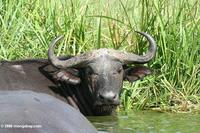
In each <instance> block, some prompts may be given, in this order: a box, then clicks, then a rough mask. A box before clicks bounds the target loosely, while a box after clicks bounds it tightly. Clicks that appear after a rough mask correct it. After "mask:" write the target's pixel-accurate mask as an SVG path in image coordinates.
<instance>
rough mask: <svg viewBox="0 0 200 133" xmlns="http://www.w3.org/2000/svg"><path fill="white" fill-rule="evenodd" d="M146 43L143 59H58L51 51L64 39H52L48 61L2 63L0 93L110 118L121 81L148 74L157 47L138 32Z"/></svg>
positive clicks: (106, 55) (100, 54) (109, 52)
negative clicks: (51, 100)
mask: <svg viewBox="0 0 200 133" xmlns="http://www.w3.org/2000/svg"><path fill="white" fill-rule="evenodd" d="M138 33H139V34H141V35H143V36H144V37H145V38H146V39H147V40H148V42H149V44H150V45H149V50H148V52H147V53H146V54H145V55H136V54H133V53H126V52H121V51H118V50H114V49H105V48H103V49H99V50H94V51H91V52H88V53H83V54H80V55H77V56H69V57H61V58H58V57H56V56H55V55H54V48H55V46H56V44H57V43H58V41H59V40H61V39H62V38H63V37H58V38H56V39H54V40H53V41H52V43H51V45H50V47H49V50H48V60H47V59H32V60H22V61H11V62H8V61H2V62H1V63H0V64H1V65H0V90H17V89H19V88H20V89H28V90H33V91H36V92H44V93H47V94H50V95H53V96H55V97H57V98H59V99H61V100H63V101H65V102H67V103H69V104H70V105H72V106H73V107H75V108H77V109H79V110H80V111H81V112H82V113H83V114H84V115H110V114H112V112H113V111H114V110H115V108H116V107H117V105H119V94H120V91H121V88H122V85H123V80H128V81H130V82H133V81H136V80H138V79H141V78H143V77H144V76H146V75H149V74H150V73H151V71H150V69H149V68H147V67H144V66H132V65H133V64H144V63H147V62H149V61H150V60H151V59H152V58H153V57H154V55H155V53H156V43H155V41H154V39H153V38H152V37H151V36H150V35H148V34H147V33H143V32H138Z"/></svg>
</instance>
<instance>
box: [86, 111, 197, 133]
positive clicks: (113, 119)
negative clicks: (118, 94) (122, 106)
mask: <svg viewBox="0 0 200 133" xmlns="http://www.w3.org/2000/svg"><path fill="white" fill-rule="evenodd" d="M89 120H90V121H91V122H92V123H93V124H94V125H95V126H96V127H97V129H98V131H99V133H200V115H199V114H172V113H161V112H155V111H154V112H153V111H130V112H120V113H118V114H117V115H115V116H106V117H105V116H104V117H103V116H99V117H89Z"/></svg>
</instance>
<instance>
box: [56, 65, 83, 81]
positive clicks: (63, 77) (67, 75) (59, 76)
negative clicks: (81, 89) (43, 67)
mask: <svg viewBox="0 0 200 133" xmlns="http://www.w3.org/2000/svg"><path fill="white" fill-rule="evenodd" d="M53 77H54V78H55V79H56V80H58V81H64V82H66V83H68V84H72V85H77V84H79V83H80V82H81V79H80V77H79V74H78V70H76V69H68V70H59V71H58V72H56V73H54V75H53Z"/></svg>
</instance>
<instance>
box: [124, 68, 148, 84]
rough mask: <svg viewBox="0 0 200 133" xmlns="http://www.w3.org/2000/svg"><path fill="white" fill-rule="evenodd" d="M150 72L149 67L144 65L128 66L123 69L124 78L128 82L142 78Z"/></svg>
mask: <svg viewBox="0 0 200 133" xmlns="http://www.w3.org/2000/svg"><path fill="white" fill-rule="evenodd" d="M150 74H151V69H149V68H148V67H145V66H135V67H130V68H128V69H126V70H125V74H124V79H125V80H128V81H129V82H134V81H136V80H139V79H143V78H144V77H145V76H147V75H150Z"/></svg>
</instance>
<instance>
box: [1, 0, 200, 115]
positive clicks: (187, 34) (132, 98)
mask: <svg viewBox="0 0 200 133" xmlns="http://www.w3.org/2000/svg"><path fill="white" fill-rule="evenodd" d="M134 30H138V31H145V32H147V33H149V34H151V35H152V36H153V37H154V38H155V40H156V42H157V44H158V52H157V55H156V57H155V59H154V60H153V61H151V62H150V63H148V66H149V67H151V68H152V69H153V70H154V72H153V75H152V76H149V77H147V78H145V79H144V80H143V81H138V82H136V83H134V84H130V83H128V82H125V84H124V89H123V92H122V95H121V100H122V108H125V109H132V108H137V109H156V110H162V111H175V112H182V111H184V112H185V111H189V112H191V111H193V112H200V2H199V0H180V1H177V0H152V1H146V0H135V1H132V0H124V1H122V0H113V1H107V0H96V1H92V0H73V1H72V0H48V1H46V0H35V1H32V0H15V1H9V0H0V59H1V60H5V59H6V60H16V59H24V58H41V57H42V58H43V57H47V49H48V46H49V43H50V42H51V40H52V39H53V38H54V37H56V36H59V35H64V36H65V39H64V41H63V43H62V44H60V46H59V48H58V54H65V55H68V54H73V55H76V54H79V53H81V52H85V51H89V50H91V49H98V48H101V47H106V48H115V49H119V50H124V51H129V52H135V53H138V54H139V53H140V54H142V53H144V52H145V51H146V49H147V45H146V42H145V41H144V40H142V38H141V37H140V36H139V35H137V34H136V33H134V32H133V31H134Z"/></svg>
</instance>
